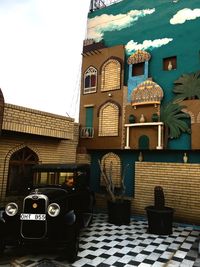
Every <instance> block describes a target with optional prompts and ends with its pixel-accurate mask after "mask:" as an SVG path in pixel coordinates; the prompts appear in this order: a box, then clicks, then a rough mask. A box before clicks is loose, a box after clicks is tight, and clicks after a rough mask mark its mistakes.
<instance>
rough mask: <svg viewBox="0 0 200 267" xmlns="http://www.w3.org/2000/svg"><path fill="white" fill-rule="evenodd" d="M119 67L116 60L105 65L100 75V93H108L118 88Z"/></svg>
mask: <svg viewBox="0 0 200 267" xmlns="http://www.w3.org/2000/svg"><path fill="white" fill-rule="evenodd" d="M120 74H121V66H120V63H119V62H118V61H116V60H109V61H108V62H106V63H105V66H104V67H103V68H102V73H101V77H102V79H101V91H109V90H115V89H119V88H120V77H121V75H120Z"/></svg>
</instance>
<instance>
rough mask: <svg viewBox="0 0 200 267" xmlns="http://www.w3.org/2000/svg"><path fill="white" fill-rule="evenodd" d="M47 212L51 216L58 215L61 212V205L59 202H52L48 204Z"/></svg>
mask: <svg viewBox="0 0 200 267" xmlns="http://www.w3.org/2000/svg"><path fill="white" fill-rule="evenodd" d="M47 212H48V214H49V216H51V217H56V216H58V214H59V213H60V206H59V205H58V204H57V203H52V204H50V205H49V206H48V210H47Z"/></svg>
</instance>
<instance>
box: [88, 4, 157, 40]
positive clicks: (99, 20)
mask: <svg viewBox="0 0 200 267" xmlns="http://www.w3.org/2000/svg"><path fill="white" fill-rule="evenodd" d="M153 12H155V9H154V8H153V9H143V10H131V11H129V12H128V13H126V14H118V15H107V14H103V15H101V16H96V17H94V18H91V19H89V20H88V33H87V38H88V39H90V38H92V39H95V40H96V41H100V40H101V39H102V38H103V34H104V32H105V31H114V30H121V29H124V28H126V27H129V26H130V25H131V24H132V23H133V22H134V21H137V20H138V19H139V18H140V17H144V16H146V15H150V14H152V13H153Z"/></svg>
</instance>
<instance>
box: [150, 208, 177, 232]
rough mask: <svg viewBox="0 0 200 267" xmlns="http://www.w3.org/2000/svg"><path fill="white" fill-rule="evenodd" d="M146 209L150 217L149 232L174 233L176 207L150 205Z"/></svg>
mask: <svg viewBox="0 0 200 267" xmlns="http://www.w3.org/2000/svg"><path fill="white" fill-rule="evenodd" d="M145 209H146V212H147V219H148V232H149V233H150V234H157V235H170V234H172V224H173V214H174V209H172V208H169V207H164V208H163V209H157V208H155V206H148V207H146V208H145Z"/></svg>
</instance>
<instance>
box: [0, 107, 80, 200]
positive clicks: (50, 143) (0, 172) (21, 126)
mask: <svg viewBox="0 0 200 267" xmlns="http://www.w3.org/2000/svg"><path fill="white" fill-rule="evenodd" d="M78 138H79V124H78V123H75V122H74V119H71V118H68V117H65V116H60V115H55V114H51V113H47V112H42V111H38V110H33V109H29V108H24V107H20V106H16V105H11V104H5V108H4V116H3V126H2V134H1V136H0V200H2V199H4V197H5V192H6V187H7V176H8V168H9V160H10V157H11V156H12V154H13V153H15V152H16V151H18V150H19V149H22V148H23V147H26V146H27V147H29V148H30V149H31V150H33V151H34V152H35V153H36V154H37V156H38V158H39V162H40V163H67V162H76V161H77V160H78V159H77V157H76V149H77V144H78Z"/></svg>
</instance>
